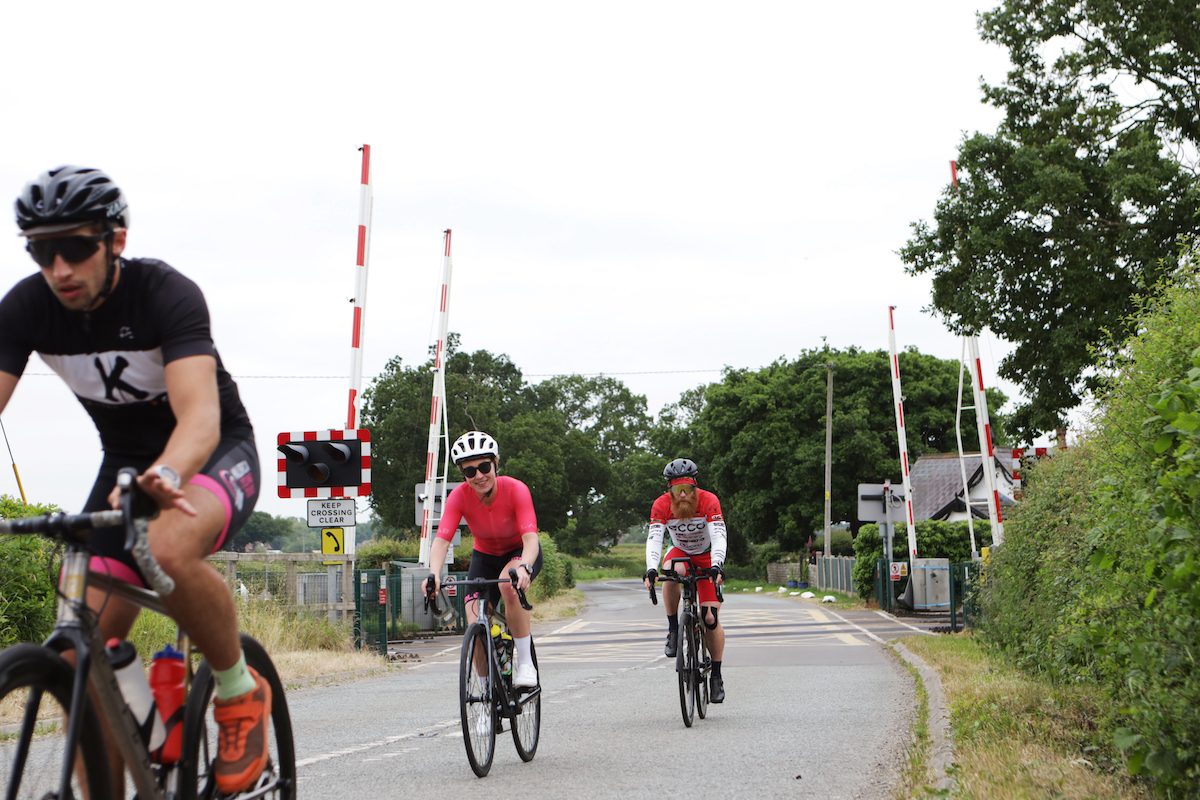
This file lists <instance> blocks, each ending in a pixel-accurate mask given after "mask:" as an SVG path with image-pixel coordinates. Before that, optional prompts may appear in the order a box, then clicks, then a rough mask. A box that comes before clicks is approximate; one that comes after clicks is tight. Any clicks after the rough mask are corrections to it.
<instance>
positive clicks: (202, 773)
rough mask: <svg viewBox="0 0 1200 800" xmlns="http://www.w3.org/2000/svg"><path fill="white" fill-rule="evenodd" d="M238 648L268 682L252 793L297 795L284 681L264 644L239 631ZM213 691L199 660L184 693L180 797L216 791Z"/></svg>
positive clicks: (282, 799) (282, 798)
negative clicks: (261, 761)
mask: <svg viewBox="0 0 1200 800" xmlns="http://www.w3.org/2000/svg"><path fill="white" fill-rule="evenodd" d="M241 639H242V652H244V653H245V654H246V665H247V666H250V667H254V670H255V672H257V673H258V674H259V675H261V676H262V677H263V679H264V680H265V681H266V682H267V683H268V684H269V685H270V687H271V724H270V725H268V726H267V752H268V753H269V756H268V759H267V767H266V769H265V770H263V773H262V776H261V777H260V778H259V779H258V781H257V782H256V783H255V784H254V788H253V790H252V791H255V792H257V793H258V794H257V795H256V796H260V797H269V798H273V799H274V800H294V798H295V797H296V748H295V744H294V742H293V741H292V718H291V715H290V714H289V713H288V707H287V698H286V697H284V693H283V683H282V682H280V680H279V673H278V672H276V670H275V665H274V664H272V663H271V658H270V656H268V655H267V651H266V650H264V649H263V646H262V645H261V644H259V643H258V642H257V641H255V640H254V639H253V638H252V637H250V636H248V635H246V634H244V633H243V634H241ZM215 690H216V681H215V680H214V679H213V674H212V668H211V667H210V666H209V665H208V661H207V660H205V661H201V662H200V667H199V669H197V670H196V677H195V679H194V680H193V681H192V690H191V692H189V693H188V698H187V706H186V708H185V711H184V717H183V753H182V755H181V757H180V762H181V763H180V767H181V769H182V772H181V776H182V779H181V780H180V787H179V796H180V798H181V800H196V798H204V799H205V800H211V798H216V797H219V796H221V795H220V792H219V790H218V789H217V782H216V776H215V775H214V774H213V771H212V764H213V761H215V760H216V758H217V730H218V728H217V723H216V721H215V720H214V719H213V716H212V703H211V700H212V697H213V693H214V692H215Z"/></svg>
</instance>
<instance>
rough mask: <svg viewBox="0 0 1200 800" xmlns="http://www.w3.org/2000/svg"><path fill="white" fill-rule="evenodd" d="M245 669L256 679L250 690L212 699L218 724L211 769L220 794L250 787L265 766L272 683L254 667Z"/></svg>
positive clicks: (232, 792)
mask: <svg viewBox="0 0 1200 800" xmlns="http://www.w3.org/2000/svg"><path fill="white" fill-rule="evenodd" d="M247 669H249V670H250V674H251V675H253V676H254V680H255V682H256V683H257V686H255V687H254V690H253V691H250V692H246V693H245V694H243V695H239V696H237V697H234V698H233V699H231V700H214V701H213V706H214V708H213V718H214V719H215V720H216V721H217V725H218V726H219V730H218V733H217V738H218V744H217V760H216V761H214V762H213V773H214V774H215V775H216V778H217V788H218V789H219V790H220V791H221V792H222V793H223V794H236V793H237V792H243V791H245V790H246V789H249V788H250V787H251V786H253V785H254V782H255V781H257V780H258V776H259V775H261V774H262V771H263V769H265V768H266V766H267V724H268V722H269V721H270V719H271V687H270V686H269V685H268V684H267V682H266V681H265V680H263V678H262V676H261V675H259V674H258V673H257V672H255V670H254V668H253V667H247Z"/></svg>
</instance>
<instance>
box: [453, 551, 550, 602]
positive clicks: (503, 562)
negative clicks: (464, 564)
mask: <svg viewBox="0 0 1200 800" xmlns="http://www.w3.org/2000/svg"><path fill="white" fill-rule="evenodd" d="M524 550H525V548H524V547H518V548H517V549H516V550H513V551H511V552H509V553H505V554H504V555H502V556H493V555H489V554H487V553H481V552H479V551H478V550H472V551H471V567H470V569H469V570H468V571H467V578H468V579H470V578H484V579H486V580H495V579H496V578H500V577H508V576H507V575H501V574H500V571H501V570H503V569H504V567H505V566H507V565H508V562H510V561H512V560H513V559H514V558H516V557H517V556H519V555H521V553H522V552H524ZM530 568H531V569H532V570H533V571H532V572H531V573H529V580H531V581H532V580H533V579H534V578H536V577H537V576H538V573H539V572H541V571H542V548H540V547H539V548H538V554H537V558H535V559H534V561H533V563H532V564H530ZM476 594H477V593H476V592H472V593H471V594H469V595H467V596H466V597H464V598H463V602H464V603H465V602H468V601H469V600H471V599H472V598H474V597H475V595H476ZM487 599H488V602H489V603H491V604H492V608H498V607H499V606H500V584H495V585H493V586H490V587H488V598H487Z"/></svg>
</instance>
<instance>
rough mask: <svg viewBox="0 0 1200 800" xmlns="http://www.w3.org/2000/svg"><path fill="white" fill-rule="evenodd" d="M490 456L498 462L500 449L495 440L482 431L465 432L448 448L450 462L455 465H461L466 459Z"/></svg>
mask: <svg viewBox="0 0 1200 800" xmlns="http://www.w3.org/2000/svg"><path fill="white" fill-rule="evenodd" d="M487 456H491V457H492V458H494V459H496V460H497V461H499V460H500V447H499V446H498V445H497V444H496V440H495V439H493V438H492V437H491V436H489V435H488V434H486V433H484V432H483V431H467V432H466V433H464V434H463V435H462V436H460V437H458V438H457V439H455V440H454V446H453V447H451V448H450V460H451V461H453V462H454V463H455V465H458V464H461V463H462V462H463V461H466V460H467V459H468V458H486V457H487Z"/></svg>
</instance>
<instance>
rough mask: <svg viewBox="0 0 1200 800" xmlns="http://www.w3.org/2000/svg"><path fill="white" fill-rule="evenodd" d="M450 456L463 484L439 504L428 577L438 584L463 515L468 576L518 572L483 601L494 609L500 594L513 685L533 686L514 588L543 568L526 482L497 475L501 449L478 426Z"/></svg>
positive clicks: (524, 623) (470, 614) (471, 611)
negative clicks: (469, 539) (469, 548)
mask: <svg viewBox="0 0 1200 800" xmlns="http://www.w3.org/2000/svg"><path fill="white" fill-rule="evenodd" d="M450 457H451V459H453V461H454V463H455V464H456V465H457V466H458V468H459V469H460V470H461V471H462V474H463V478H465V479H466V486H460V487H458V488H457V489H455V490H454V491H453V492H451V493H450V496H449V497H448V498H447V499H446V502H445V505H443V507H442V518H441V520H440V521H439V522H438V534H437V538H436V539H435V540H434V542H433V544H432V546H431V547H430V549H429V569H430V573H431V575H432V576H433V581H434V587H433V591H434V593H436V592H437V590H438V588H439V586H440V584H441V574H442V567H443V566H444V565H445V563H446V553H447V552H448V551H449V549H450V540H451V539H452V538H453V537H454V531H455V529H456V528H458V524H459V522H460V521H462V520H464V519H465V520H466V522H467V527H468V528H469V529H470V530H471V535H472V536H473V537H474V539H475V549H474V550H473V552H472V553H471V568H470V572H469V573H468V578H483V579H487V580H495V579H496V578H499V577H502V576H505V575H508V571H509V570H510V569H515V570H516V571H517V588H516V589H514V588H513V585H512V584H511V583H509V582H507V581H506V582H503V583H500V584H497V585H495V586H492V587H491V588H490V589H489V591H488V597H487V600H488V602H490V603H491V604H492V607H493V608H495V607H496V606H497V605H498V603H499V601H500V598H501V597H503V598H504V614H505V618H506V619H507V621H508V630H509V632H510V633H512V637H513V643H514V644H515V648H514V649H515V651H516V657H517V664H516V668H515V669H514V670H513V686H520V687H526V688H532V687H534V686H537V685H538V674H537V668H536V667H535V666H534V665H533V655H532V652H531V648H530V642H531V641H532V636H531V630H530V626H531V618H530V615H529V612H528V611H526V610H525V609H523V608H521V603H520V600H519V599H518V597H517V589H520V590H521V591H525V590H527V589H528V588H529V584H530V583H532V582H533V579H534V578H536V577H537V574H538V573H539V572H541V571H542V548H541V545H540V544H538V534H537V517H536V516H535V515H534V513H533V498H532V496H531V495H530V494H529V487H528V486H526V485H525V484H524V483H522V482H521V481H519V480H517V479H516V478H509V477H507V476H503V475H498V474H496V473H497V469H498V465H499V463H500V448H499V446H498V445H497V444H496V440H495V439H494V438H492V437H491V436H490V435H488V434H486V433H484V432H483V431H468V432H467V433H464V434H463V435H462V436H460V437H458V439H457V440H456V441H455V442H454V446H453V447H451V448H450ZM477 596H478V595H476V594H473V595H471V596H469V597H466V598H464V599H463V600H464V603H466V609H467V624H468V625H470V624H471V623H472V622H474V621H475V618H476V616H477V613H476V608H475V604H474V603H472V602H470V601H471V600H473V599H475V598H476V597H477Z"/></svg>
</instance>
